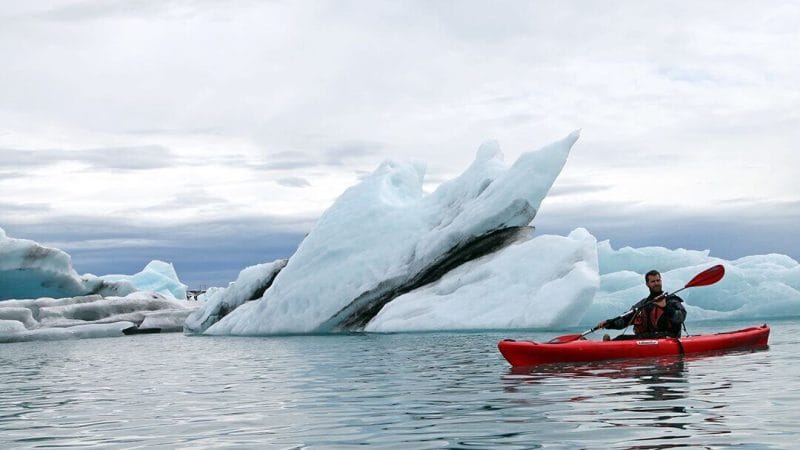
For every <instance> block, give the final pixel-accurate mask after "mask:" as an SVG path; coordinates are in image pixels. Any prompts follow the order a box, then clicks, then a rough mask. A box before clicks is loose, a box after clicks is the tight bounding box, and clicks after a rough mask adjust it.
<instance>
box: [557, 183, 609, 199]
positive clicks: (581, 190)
mask: <svg viewBox="0 0 800 450" xmlns="http://www.w3.org/2000/svg"><path fill="white" fill-rule="evenodd" d="M608 189H611V186H608V185H599V184H595V185H592V184H567V185H564V184H556V185H555V186H553V188H552V189H550V192H549V193H548V194H547V196H548V197H561V196H567V195H572V194H588V193H594V192H602V191H606V190H608Z"/></svg>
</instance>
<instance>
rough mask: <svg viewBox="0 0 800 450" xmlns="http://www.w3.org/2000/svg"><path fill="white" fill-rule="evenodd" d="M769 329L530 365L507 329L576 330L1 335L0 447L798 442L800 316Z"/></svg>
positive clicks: (711, 327)
mask: <svg viewBox="0 0 800 450" xmlns="http://www.w3.org/2000/svg"><path fill="white" fill-rule="evenodd" d="M756 324H757V323H731V322H728V323H707V324H694V325H692V327H690V331H692V332H694V333H697V332H701V331H704V332H711V331H720V330H729V329H735V328H743V327H745V326H749V325H756ZM770 326H771V327H772V334H771V336H770V348H769V349H768V350H763V351H755V352H748V351H744V352H735V353H728V354H725V355H721V356H713V357H702V358H697V357H686V358H672V359H661V360H636V361H627V362H617V363H613V364H608V363H607V364H603V365H571V366H551V367H542V368H539V369H534V370H530V369H528V370H512V369H511V368H510V366H509V365H508V364H507V363H506V362H505V360H504V359H502V357H501V356H500V354H499V353H498V352H497V349H496V342H497V341H498V340H500V339H503V338H507V337H508V338H514V339H535V340H546V339H549V338H550V337H552V336H553V335H557V334H567V333H568V332H569V331H567V332H565V331H562V332H549V333H541V332H529V333H524V332H519V331H516V332H486V333H461V334H459V333H437V334H388V335H376V334H359V335H346V336H295V337H268V338H267V337H264V338H220V337H187V336H183V335H181V334H164V335H141V336H130V337H122V338H107V339H88V340H79V341H56V342H22V343H13V344H0V380H2V391H0V448H48V447H60V448H63V447H80V448H87V447H103V448H154V447H156V448H187V447H193V448H319V449H323V448H324V449H329V448H352V447H356V446H362V447H364V446H369V447H370V448H415V449H419V448H464V449H486V448H539V447H544V448H569V449H571V448H598V449H601V448H636V449H663V448H726V447H735V448H737V449H763V448H776V449H777V448H781V449H795V448H799V447H798V446H800V442H799V441H800V413H799V412H798V408H800V394H798V390H800V376H798V374H800V362H798V359H797V358H796V355H797V353H798V350H800V346H799V345H798V344H799V343H800V338H799V337H798V333H800V319H796V320H782V321H778V322H772V323H770Z"/></svg>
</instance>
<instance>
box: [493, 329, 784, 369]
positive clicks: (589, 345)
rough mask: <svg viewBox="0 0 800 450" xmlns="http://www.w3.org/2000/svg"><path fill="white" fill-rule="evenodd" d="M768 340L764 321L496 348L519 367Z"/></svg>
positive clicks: (759, 344)
mask: <svg viewBox="0 0 800 450" xmlns="http://www.w3.org/2000/svg"><path fill="white" fill-rule="evenodd" d="M768 339H769V327H768V326H767V325H766V324H764V325H761V326H759V327H750V328H745V329H743V330H737V331H728V332H725V333H716V334H706V335H698V336H687V337H682V338H678V339H676V338H663V339H631V340H624V341H589V340H575V341H571V342H564V343H539V342H532V341H514V340H510V339H507V340H504V341H500V342H499V343H498V344H497V347H498V348H499V349H500V353H502V354H503V357H504V358H506V359H507V360H508V362H510V363H511V365H512V366H515V367H521V366H536V365H539V364H551V363H562V362H588V361H604V360H609V359H624V358H651V357H658V356H670V355H682V354H688V353H704V352H716V351H722V350H731V349H740V348H762V347H766V346H767V340H768Z"/></svg>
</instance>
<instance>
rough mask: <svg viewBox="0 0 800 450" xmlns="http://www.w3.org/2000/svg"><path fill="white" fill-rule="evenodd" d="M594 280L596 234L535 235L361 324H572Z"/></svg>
mask: <svg viewBox="0 0 800 450" xmlns="http://www.w3.org/2000/svg"><path fill="white" fill-rule="evenodd" d="M599 284H600V277H599V276H598V270H597V241H596V240H595V238H594V236H592V235H591V234H589V232H588V231H586V230H584V229H578V230H575V231H573V232H572V233H570V235H569V236H567V237H562V236H548V235H545V236H539V237H535V238H533V239H531V240H529V241H526V242H523V243H519V244H516V245H513V246H511V247H508V248H507V249H505V250H504V251H502V252H498V253H496V254H491V255H487V256H484V257H482V258H480V259H478V260H474V261H470V262H468V263H466V264H464V265H462V266H460V267H458V268H457V269H455V270H453V271H451V272H449V273H448V274H447V275H445V276H444V277H442V278H441V279H440V280H439V281H438V282H435V283H433V284H431V285H428V286H425V287H423V288H420V289H417V290H415V291H413V292H411V293H408V294H406V295H402V296H400V297H398V298H396V299H394V300H393V301H392V302H390V303H389V304H387V305H386V306H385V307H384V308H383V309H382V310H381V312H380V313H379V314H378V315H377V316H376V317H375V318H374V319H373V320H372V321H371V322H370V323H369V325H368V326H367V327H366V331H408V330H409V329H410V328H411V329H414V330H428V331H430V330H469V329H505V328H552V327H560V326H565V325H567V326H568V325H576V324H577V323H578V321H579V320H580V318H581V317H582V316H583V314H584V312H585V311H586V309H587V308H588V307H589V305H591V303H592V297H593V296H594V293H595V291H596V290H597V288H598V285H599ZM565 299H567V301H565Z"/></svg>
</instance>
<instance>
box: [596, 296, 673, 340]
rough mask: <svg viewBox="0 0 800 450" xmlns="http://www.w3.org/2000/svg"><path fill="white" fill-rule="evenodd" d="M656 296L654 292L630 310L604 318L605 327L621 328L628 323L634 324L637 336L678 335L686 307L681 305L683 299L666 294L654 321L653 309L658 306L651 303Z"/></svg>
mask: <svg viewBox="0 0 800 450" xmlns="http://www.w3.org/2000/svg"><path fill="white" fill-rule="evenodd" d="M655 297H657V296H656V295H654V294H650V295H649V296H647V297H645V298H643V299H642V300H640V301H639V302H638V303H636V304H635V305H633V307H632V308H631V310H630V311H628V312H627V313H625V314H623V315H621V316H617V317H615V318H613V319H608V320H606V326H605V328H610V329H612V330H621V329H623V328H627V327H628V326H629V325H631V324H633V325H634V333H636V336H637V337H643V338H656V337H665V336H670V337H680V336H681V325H683V321H684V320H686V309H684V307H683V304H682V303H683V300H682V299H681V298H680V297H678V296H677V295H667V304H666V306H665V307H664V311H663V313H662V314H661V316H660V317H658V320H656V322H655V323H653V321H652V320H651V318H652V317H653V310H654V309H656V308H659V307H658V306H656V305H655V304H654V303H653V299H654V298H655Z"/></svg>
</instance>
